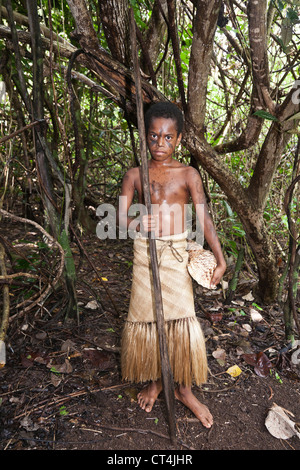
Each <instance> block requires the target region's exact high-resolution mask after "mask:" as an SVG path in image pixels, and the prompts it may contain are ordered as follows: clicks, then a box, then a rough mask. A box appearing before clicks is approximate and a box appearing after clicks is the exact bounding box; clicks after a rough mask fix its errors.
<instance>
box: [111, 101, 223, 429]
mask: <svg viewBox="0 0 300 470" xmlns="http://www.w3.org/2000/svg"><path fill="white" fill-rule="evenodd" d="M145 128H146V136H147V145H148V148H149V151H150V154H151V159H150V161H149V165H148V166H149V184H150V194H151V203H152V208H153V209H152V215H144V216H142V217H141V222H140V224H139V225H138V226H137V227H136V231H137V232H138V233H137V237H136V238H135V240H134V262H133V278H132V290H131V299H130V306H129V312H128V317H127V321H126V322H125V326H124V331H123V335H122V353H121V362H122V375H123V379H125V380H129V381H132V382H146V381H147V382H149V385H148V386H147V387H146V388H144V389H143V390H142V391H141V392H140V393H139V394H138V403H139V405H140V407H141V408H142V409H144V410H145V411H147V412H150V411H151V410H152V407H153V405H154V402H155V400H156V398H157V397H158V395H159V393H160V392H161V390H162V383H161V369H160V354H159V344H158V337H157V330H156V322H155V308H154V299H153V288H152V279H151V269H150V267H149V263H150V257H149V239H148V237H147V233H148V232H150V231H152V232H153V233H154V234H155V238H156V241H155V243H156V246H157V257H158V264H159V274H160V281H161V288H162V297H163V311H164V320H165V327H166V338H167V343H168V353H169V359H170V365H171V369H172V373H173V377H174V381H175V382H176V383H178V387H177V389H176V391H175V395H176V398H177V399H178V400H180V401H181V402H182V403H184V404H185V405H186V406H187V407H188V408H189V409H191V411H192V412H193V413H194V414H195V416H196V417H197V418H198V419H199V420H200V421H201V422H202V424H203V425H204V426H205V427H207V428H210V427H211V426H212V424H213V418H212V415H211V413H210V411H209V410H208V408H207V407H206V406H205V405H203V404H202V403H200V402H199V401H198V399H197V398H196V397H195V396H194V394H193V393H192V389H191V386H192V383H193V382H195V383H196V384H197V385H200V384H201V383H203V382H205V381H206V378H207V359H206V351H205V341H204V337H203V333H202V330H201V327H200V324H199V322H198V320H197V319H196V315H195V310H194V297H193V289H192V279H191V277H190V275H189V274H188V271H187V262H188V253H187V251H186V245H187V241H186V232H185V230H186V227H185V210H184V209H185V207H186V205H187V204H188V203H189V200H190V198H191V199H192V202H193V204H194V205H195V208H196V211H197V207H198V208H200V207H202V210H203V208H204V236H205V238H206V240H207V242H208V244H209V246H210V248H211V250H212V251H213V253H214V255H215V258H216V261H217V267H216V269H215V271H214V274H213V277H212V280H211V285H212V286H214V285H217V284H218V283H219V282H220V280H221V278H222V276H223V274H224V272H225V269H226V263H225V260H224V257H223V254H222V251H221V247H220V243H219V240H218V238H217V235H216V232H215V229H214V226H213V223H212V220H211V217H210V216H209V213H208V209H207V205H206V201H205V195H204V191H203V186H202V181H201V178H200V175H199V173H198V172H197V170H195V169H194V168H192V167H190V166H186V165H184V164H182V163H180V162H178V161H176V160H175V159H174V158H173V154H174V151H175V148H176V146H177V145H178V144H179V143H180V141H181V138H182V129H183V116H182V113H181V111H180V110H179V109H178V108H177V106H176V105H174V104H172V103H156V104H154V105H152V106H151V108H150V109H149V110H148V111H147V113H146V114H145ZM135 192H137V194H138V200H139V203H140V204H143V203H144V201H143V195H142V182H141V175H140V168H132V169H130V170H129V171H128V172H127V173H126V175H125V176H124V179H123V184H122V191H121V195H122V196H125V197H123V198H121V199H122V202H121V203H120V206H119V225H120V227H123V228H124V227H125V228H128V227H129V225H130V223H131V222H132V218H130V217H129V216H128V211H129V208H130V205H131V203H132V200H133V197H134V194H135ZM199 216H200V214H199Z"/></svg>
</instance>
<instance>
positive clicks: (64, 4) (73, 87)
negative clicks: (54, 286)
mask: <svg viewBox="0 0 300 470" xmlns="http://www.w3.org/2000/svg"><path fill="white" fill-rule="evenodd" d="M129 7H131V8H133V10H134V17H135V21H136V26H137V39H138V42H139V50H140V65H141V70H142V76H143V89H144V98H145V104H146V105H148V104H149V103H150V102H151V101H157V100H159V99H168V100H171V101H173V102H175V103H177V104H178V106H180V107H181V108H182V110H183V111H184V113H185V117H186V129H185V135H184V139H183V144H182V146H181V147H180V148H179V150H178V154H177V155H176V156H177V158H179V159H180V160H181V161H182V162H185V163H187V164H193V165H194V166H196V167H197V168H199V171H200V173H201V176H202V179H203V182H204V185H205V188H206V192H207V197H208V201H209V203H210V209H211V213H212V215H213V218H214V221H215V224H216V227H217V230H218V234H219V236H220V240H221V243H222V246H223V247H224V252H225V254H226V257H227V260H228V264H229V265H231V266H234V264H235V262H236V260H237V259H238V256H239V254H240V253H241V252H243V253H244V263H245V266H246V267H247V270H248V271H250V272H251V275H253V276H254V277H255V279H256V280H257V281H258V285H259V289H258V293H259V294H260V295H261V299H262V301H266V302H267V301H273V302H274V301H277V300H278V301H280V302H283V303H284V302H287V311H288V312H289V313H288V315H287V318H289V320H288V321H289V322H291V323H293V320H294V321H296V323H297V321H298V315H299V314H298V310H299V309H298V310H297V306H296V301H297V289H298V270H299V257H300V253H299V227H300V208H299V204H300V198H299V184H298V180H299V165H300V163H299V118H300V106H299V103H300V93H299V89H300V77H299V70H300V48H299V42H300V41H299V38H300V36H299V35H300V26H299V24H300V2H299V1H298V0H290V1H284V0H269V1H266V0H265V1H261V2H253V1H251V0H250V1H248V2H243V1H241V0H237V1H235V0H225V1H222V2H221V1H220V0H216V1H213V2H209V1H207V0H199V1H196V0H194V1H188V0H186V1H185V0H182V1H179V0H177V1H173V0H171V1H170V0H168V1H167V0H160V1H158V0H156V1H154V0H141V1H135V0H130V1H127V0H126V1H125V0H122V1H120V2H115V1H114V0H108V1H107V2H101V1H97V0H86V1H84V0H69V1H66V0H39V1H36V0H34V1H26V0H2V1H0V54H1V55H0V168H1V176H0V181H1V187H0V191H1V192H0V208H1V209H2V210H5V211H7V212H9V213H10V214H15V215H19V216H20V215H21V216H22V217H23V218H25V219H29V220H32V221H35V222H37V223H39V225H40V226H42V227H44V228H45V229H47V231H48V232H49V233H51V236H53V237H54V240H56V241H57V242H59V244H60V246H62V247H63V251H64V255H65V258H64V263H65V281H66V285H67V288H68V292H69V293H70V305H69V307H68V311H69V314H71V315H73V316H74V315H75V316H76V314H77V313H78V311H77V306H76V287H75V286H76V272H75V266H74V263H73V262H72V254H71V249H70V234H71V235H72V236H73V237H74V236H75V235H74V234H75V233H76V234H77V235H76V237H77V239H78V238H79V239H80V234H81V233H83V232H85V231H86V232H89V233H92V234H95V231H96V225H97V222H98V219H97V216H96V210H97V207H98V206H99V205H100V204H101V203H107V202H109V203H112V204H114V205H116V204H117V198H118V194H119V191H120V185H121V180H122V177H123V175H124V173H125V171H126V170H127V169H128V168H130V167H132V166H134V165H137V164H139V155H138V137H137V131H136V127H135V123H136V122H135V96H134V84H133V83H132V66H131V59H130V43H129V34H128V24H129V22H128V8H129ZM20 131H21V132H20ZM5 217H8V216H7V215H6V216H5V214H4V213H3V212H2V215H1V224H3V223H5V220H7V218H5ZM78 234H79V235H78ZM0 242H1V243H2V244H3V245H4V246H6V248H7V243H6V245H5V241H4V240H3V239H1V238H0ZM66 260H67V261H66ZM18 268H20V266H19V267H17V266H16V265H14V267H13V270H16V269H18ZM25 268H26V266H22V269H25ZM54 277H55V276H54ZM292 319H293V320H292ZM287 330H288V335H291V336H292V333H291V331H292V330H293V327H292V326H289V327H288V328H287Z"/></svg>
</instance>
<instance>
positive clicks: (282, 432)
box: [265, 403, 300, 439]
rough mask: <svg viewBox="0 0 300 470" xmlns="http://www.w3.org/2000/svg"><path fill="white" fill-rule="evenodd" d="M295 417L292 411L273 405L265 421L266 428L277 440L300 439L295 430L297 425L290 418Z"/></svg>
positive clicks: (299, 434)
mask: <svg viewBox="0 0 300 470" xmlns="http://www.w3.org/2000/svg"><path fill="white" fill-rule="evenodd" d="M288 414H289V415H291V416H294V415H293V414H292V413H291V412H290V411H288V410H285V409H284V408H282V407H281V406H278V405H276V403H273V405H272V408H270V410H269V412H268V415H267V418H266V420H265V425H266V428H267V429H268V431H269V433H270V434H272V436H274V437H276V438H277V439H289V438H290V437H293V436H295V435H296V436H298V437H299V438H300V433H299V432H298V431H297V430H296V428H295V423H294V421H292V420H291V419H290V418H289V416H288Z"/></svg>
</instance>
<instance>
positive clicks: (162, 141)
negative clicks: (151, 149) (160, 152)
mask: <svg viewBox="0 0 300 470" xmlns="http://www.w3.org/2000/svg"><path fill="white" fill-rule="evenodd" d="M157 143H158V146H159V147H162V146H163V144H164V139H163V137H162V136H160V137H158V140H157Z"/></svg>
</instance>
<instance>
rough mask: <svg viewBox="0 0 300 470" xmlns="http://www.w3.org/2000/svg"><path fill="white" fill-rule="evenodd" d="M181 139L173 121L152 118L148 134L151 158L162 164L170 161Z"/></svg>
mask: <svg viewBox="0 0 300 470" xmlns="http://www.w3.org/2000/svg"><path fill="white" fill-rule="evenodd" d="M181 137H182V135H181V134H179V135H178V133H177V128H176V122H175V121H174V120H173V119H167V118H152V120H151V122H150V125H149V129H148V134H147V143H148V147H149V151H150V153H151V157H152V158H153V159H154V160H156V161H161V162H164V161H167V160H170V159H171V158H172V155H173V153H174V151H175V148H176V146H177V145H178V144H179V143H180V141H181Z"/></svg>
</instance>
